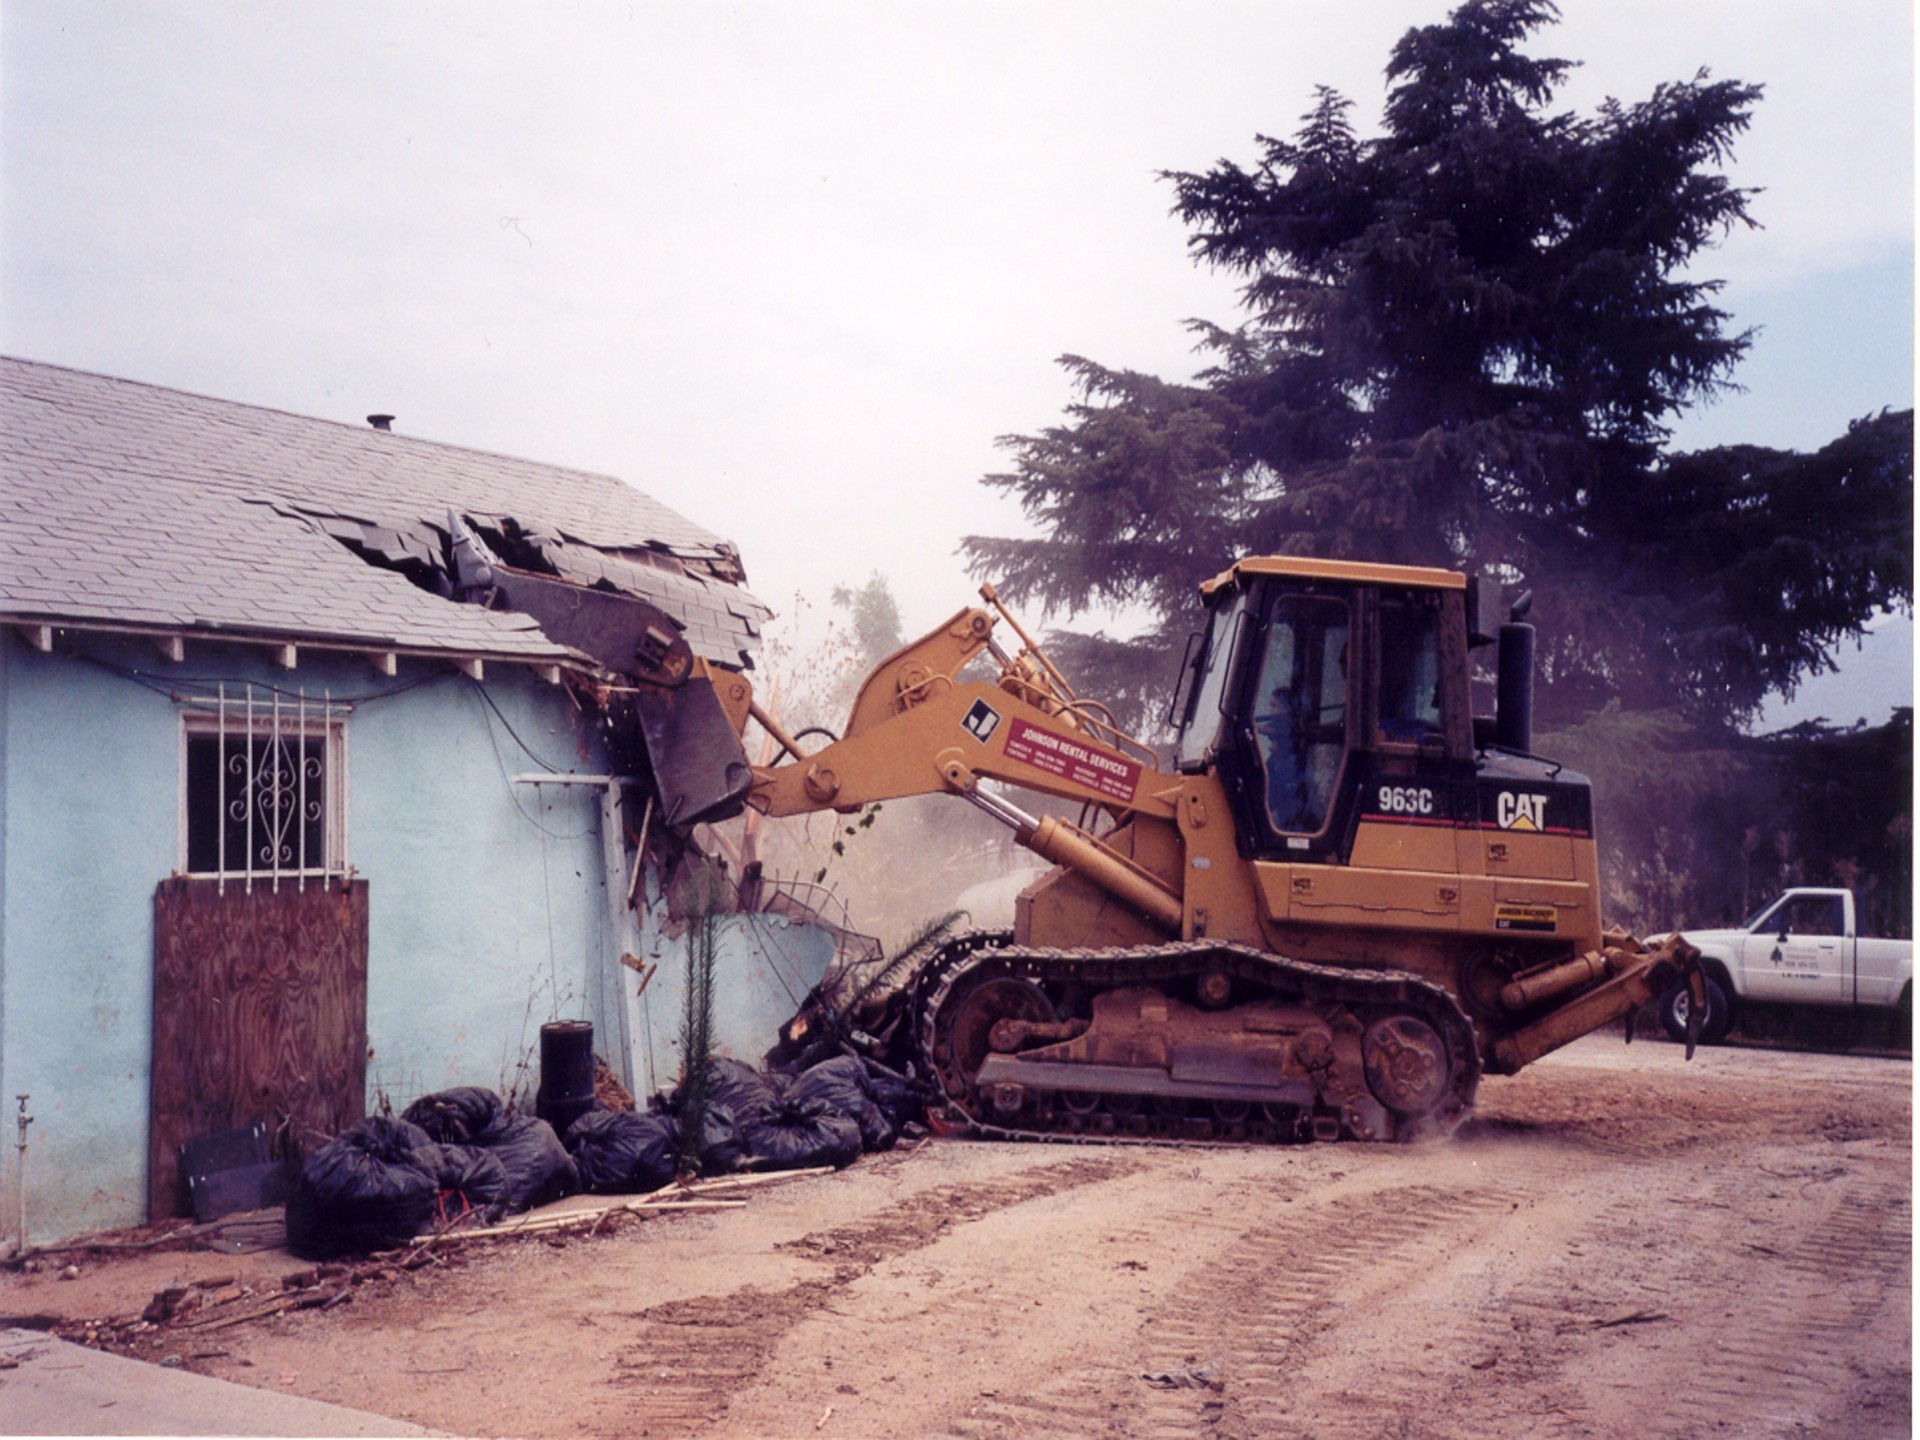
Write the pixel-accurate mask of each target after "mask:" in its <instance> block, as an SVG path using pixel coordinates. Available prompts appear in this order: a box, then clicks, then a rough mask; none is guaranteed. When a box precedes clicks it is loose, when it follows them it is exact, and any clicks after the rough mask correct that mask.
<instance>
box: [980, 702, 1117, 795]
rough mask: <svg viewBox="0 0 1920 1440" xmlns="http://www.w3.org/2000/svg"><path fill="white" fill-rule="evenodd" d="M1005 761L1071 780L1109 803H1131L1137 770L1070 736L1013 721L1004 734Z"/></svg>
mask: <svg viewBox="0 0 1920 1440" xmlns="http://www.w3.org/2000/svg"><path fill="white" fill-rule="evenodd" d="M1007 758H1008V759H1009V760H1018V761H1019V762H1020V763H1021V764H1023V765H1031V766H1033V768H1034V769H1036V770H1044V771H1046V772H1047V774H1049V775H1058V776H1059V777H1060V778H1061V779H1062V780H1071V781H1072V782H1073V783H1074V784H1076V785H1084V786H1086V787H1087V788H1088V789H1089V790H1094V791H1098V792H1099V793H1100V794H1102V795H1104V796H1106V797H1107V798H1108V799H1109V800H1126V801H1131V800H1132V799H1133V792H1134V790H1135V789H1136V788H1137V787H1138V786H1139V784H1140V770H1141V767H1140V766H1139V765H1138V764H1137V763H1136V762H1134V761H1132V760H1127V759H1123V758H1122V757H1120V756H1118V755H1106V754H1102V753H1101V752H1100V751H1098V750H1095V749H1092V748H1091V747H1090V746H1088V745H1086V744H1084V743H1083V742H1081V741H1079V740H1075V739H1073V738H1072V737H1070V736H1066V735H1061V734H1058V733H1056V732H1054V731H1052V730H1042V729H1041V728H1040V727H1039V726H1038V725H1030V724H1028V723H1027V722H1026V721H1025V720H1015V721H1014V722H1013V725H1012V727H1011V728H1010V729H1009V730H1008V731H1007Z"/></svg>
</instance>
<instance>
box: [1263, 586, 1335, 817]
mask: <svg viewBox="0 0 1920 1440" xmlns="http://www.w3.org/2000/svg"><path fill="white" fill-rule="evenodd" d="M1348 631H1349V625H1348V619H1347V607H1346V606H1345V605H1344V604H1342V603H1341V602H1340V601H1338V600H1327V599H1319V598H1315V597H1313V596H1305V595H1283V596H1281V597H1280V598H1279V599H1278V600H1277V601H1276V602H1275V603H1274V606H1273V611H1272V613H1271V615H1270V616H1269V618H1268V621H1267V631H1266V647H1265V654H1264V655H1263V656H1262V659H1261V665H1260V674H1259V677H1258V682H1257V688H1256V689H1255V691H1254V696H1253V733H1254V740H1255V745H1256V747H1257V749H1258V752H1259V756H1260V768H1261V770H1262V772H1263V774H1264V776H1265V780H1266V786H1265V792H1266V802H1267V818H1268V820H1269V821H1270V822H1271V824H1272V825H1273V828H1274V829H1275V830H1276V831H1279V832H1282V833H1285V834H1294V835H1311V834H1315V833H1317V832H1318V831H1319V830H1320V829H1321V828H1322V827H1323V826H1324V825H1325V824H1326V821H1327V811H1328V809H1329V808H1330V806H1331V804H1332V801H1333V795H1334V786H1335V783H1336V782H1337V781H1338V779H1339V777H1340V766H1341V762H1342V761H1343V760H1344V759H1345V758H1346V753H1347V670H1348V665H1347V636H1348Z"/></svg>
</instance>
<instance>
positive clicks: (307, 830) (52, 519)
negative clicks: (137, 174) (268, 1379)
mask: <svg viewBox="0 0 1920 1440" xmlns="http://www.w3.org/2000/svg"><path fill="white" fill-rule="evenodd" d="M378 418H381V419H383V420H384V418H385V417H378ZM0 434H3V435H4V444H5V453H6V482H5V488H4V494H3V495H0V1094H5V1095H9V1096H17V1095H26V1096H29V1097H30V1103H31V1111H32V1114H33V1117H34V1119H33V1125H32V1132H31V1144H30V1148H29V1152H28V1159H27V1162H26V1164H25V1166H24V1167H23V1170H24V1190H23V1189H22V1188H21V1187H22V1181H21V1180H20V1178H19V1176H20V1173H21V1171H20V1170H16V1169H9V1171H8V1173H7V1176H6V1189H5V1192H4V1194H3V1195H0V1216H5V1217H8V1220H9V1221H11V1219H12V1217H14V1216H15V1215H16V1214H17V1213H18V1212H19V1210H20V1208H21V1206H22V1204H23V1202H24V1207H25V1210H26V1212H27V1216H28V1226H29V1228H30V1230H31V1232H32V1235H33V1238H34V1239H36V1240H45V1239H49V1238H57V1237H60V1236H63V1235H68V1234H72V1233H77V1232H79V1231H82V1230H87V1229H94V1228H99V1227H102V1226H110V1225H117V1224H126V1223H131V1222H136V1221H139V1220H143V1219H145V1218H147V1217H148V1216H149V1215H153V1216H159V1215H166V1214H172V1213H177V1210H178V1208H179V1206H180V1204H181V1201H182V1198H183V1197H182V1195H181V1192H180V1189H179V1174H178V1152H179V1146H180V1143H181V1142H182V1141H183V1140H185V1139H186V1138H188V1137H190V1136H195V1135H203V1134H207V1133H210V1132H214V1131H219V1130H223V1129H227V1128H231V1127H233V1126H237V1125H246V1124H250V1123H252V1122H254V1121H257V1120H264V1121H267V1122H268V1123H269V1124H270V1125H273V1126H276V1127H279V1128H280V1129H281V1130H282V1131H283V1132H284V1134H285V1136H286V1138H287V1139H288V1140H289V1141H290V1142H291V1144H292V1146H293V1147H294V1148H298V1147H299V1146H301V1145H302V1144H304V1143H310V1142H311V1141H312V1140H313V1139H314V1138H316V1137H318V1136H321V1135H324V1134H328V1133H332V1132H333V1131H336V1130H338V1129H339V1128H340V1127H341V1126H342V1125H344V1124H345V1123H347V1122H349V1121H351V1120H353V1119H355V1118H358V1116H359V1115H360V1114H361V1113H363V1111H364V1110H365V1108H366V1107H367V1106H368V1105H369V1103H373V1104H378V1103H379V1102H380V1101H382V1100H385V1101H390V1102H391V1103H393V1104H394V1105H395V1106H396V1107H399V1106H402V1105H404V1104H405V1103H406V1102H407V1101H409V1100H410V1099H412V1098H414V1097H415V1096H417V1095H420V1094H423V1093H427V1092H430V1091H434V1090H438V1089H444V1088H446V1087H448V1086H450V1085H455V1084H469V1083H471V1084H483V1085H489V1086H492V1087H494V1088H497V1089H501V1090H506V1091H516V1090H517V1091H520V1092H522V1093H525V1092H527V1091H528V1090H529V1089H530V1088H531V1085H532V1084H533V1083H534V1082H535V1081H536V1080H537V1076H535V1075H534V1074H533V1073H532V1071H531V1070H530V1069H529V1066H530V1065H534V1064H537V1035H538V1029H539V1026H540V1024H541V1023H542V1022H544V1021H547V1020H549V1019H554V1018H585V1019H589V1020H591V1021H593V1023H594V1025H595V1029H596V1037H597V1041H598V1043H597V1048H598V1049H599V1051H600V1052H601V1054H602V1055H604V1056H605V1057H606V1059H607V1060H608V1061H609V1062H610V1064H611V1065H612V1066H613V1068H614V1070H615V1071H616V1073H617V1074H618V1075H619V1076H620V1078H621V1079H622V1080H623V1081H624V1082H625V1084H626V1085H627V1087H628V1088H629V1089H630V1090H632V1091H634V1092H635V1093H637V1094H646V1093H649V1092H650V1091H652V1090H654V1089H657V1088H660V1087H664V1086H668V1085H671V1084H672V1083H673V1081H674V1079H675V1076H676V1075H677V1072H678V1068H679V1063H678V1057H677V1054H676V1052H675V1044H676V1039H677V1030H678V1024H679V1019H680V1011H681V997H682V995H683V980H684V972H685V968H686V967H685V963H684V962H685V954H686V944H687V941H686V926H685V921H686V920H687V918H688V916H689V914H691V913H693V912H699V913H702V914H705V913H709V912H714V911H719V912H723V918H722V919H721V920H720V921H719V922H717V924H716V925H715V926H714V927H713V928H712V929H711V930H710V931H709V933H714V934H716V935H717V944H718V946H719V974H720V994H719V1003H718V1011H717V1013H716V1017H715V1018H716V1026H717V1033H718V1038H719V1039H720V1041H721V1042H722V1044H723V1046H725V1047H727V1048H731V1049H733V1050H734V1051H735V1052H736V1053H740V1054H743V1055H746V1056H749V1057H752V1056H757V1055H758V1053H759V1051H760V1050H762V1049H764V1048H765V1047H766V1045H767V1044H769V1043H770V1042H771V1040H772V1037H773V1035H774V1032H775V1030H776V1028H777V1027H778V1025H779V1023H780V1022H781V1021H782V1020H784V1019H785V1018H786V1017H787V1016H788V1015H789V1014H791V1013H792V1011H793V1009H794V1007H795V1004H796V1002H797V1001H798V1000H799V998H800V997H801V996H803V995H804V994H805V993H806V991H807V989H808V988H809V987H810V986H811V985H812V984H813V983H815V982H816V981H817V980H818V979H819V976H820V974H821V971H822V970H823V969H824V968H825V966H826V965H827V963H828V961H829V960H830V959H831V958H832V956H833V954H834V952H835V949H836V946H840V945H843V944H845V943H846V937H845V936H844V933H843V932H836V931H835V930H833V929H832V928H831V927H825V926H821V925H817V924H813V923H809V917H808V916H807V915H806V913H805V910H804V907H802V906H798V905H796V904H794V903H793V902H792V900H791V898H790V897H776V900H775V902H774V903H773V904H772V905H770V906H768V905H763V904H761V903H760V901H759V899H758V897H759V896H760V895H763V894H765V893H767V887H765V886H763V885H761V884H760V883H758V877H757V875H756V874H754V873H752V872H753V867H751V866H744V867H743V866H742V864H741V863H740V862H741V860H742V858H743V857H740V856H738V855H735V856H733V857H732V862H733V863H731V864H729V863H727V859H728V857H727V856H726V855H725V854H724V853H723V852H724V851H725V849H726V844H725V842H724V840H723V839H722V838H721V837H720V836H718V835H717V834H716V833H715V832H713V831H711V830H710V829H709V828H708V822H715V821H719V820H722V819H724V818H726V817H727V816H729V815H731V814H733V813H736V812H737V811H738V809H739V806H740V800H741V797H742V795H743V794H744V791H745V788H746V784H747V775H746V774H745V772H744V769H743V768H742V767H740V766H739V765H738V764H737V757H738V749H737V743H735V742H734V741H733V737H732V733H731V731H730V730H728V731H727V732H726V734H725V737H724V742H723V741H722V738H721V734H720V730H718V729H716V726H718V727H724V726H725V725H726V721H725V717H724V715H721V714H719V713H718V712H717V710H715V711H714V712H713V713H708V711H704V710H702V709H701V708H700V707H701V705H702V704H707V705H709V706H711V703H712V696H713V690H712V688H711V687H708V686H695V687H684V688H681V689H675V688H673V687H671V686H665V685H660V684H649V683H646V682H647V681H649V680H658V679H660V678H662V677H668V678H671V677H673V676H674V675H676V674H677V673H684V670H685V668H686V667H688V666H690V665H692V664H693V663H694V662H695V661H696V659H697V660H698V661H700V662H704V663H705V664H707V665H711V666H714V667H719V668H721V669H730V670H742V669H746V668H749V667H750V666H751V665H752V663H753V655H754V651H755V649H756V647H757V644H758V640H759V633H760V627H761V625H762V623H763V622H764V621H765V620H766V619H767V617H768V614H769V611H768V610H767V607H766V606H764V605H763V604H761V602H760V601H759V600H757V599H756V598H755V597H754V596H753V595H752V594H751V593H750V592H749V591H748V590H747V589H746V588H745V579H746V577H745V573H744V571H743V569H742V567H741V564H740V557H739V555H738V553H737V551H736V550H735V549H734V548H733V546H732V545H730V544H729V543H727V542H726V541H725V540H722V539H721V538H719V537H718V536H716V535H714V534H712V533H711V532H709V531H707V530H705V529H703V528H702V527H700V526H698V525H696V524H694V523H693V522H691V521H689V520H687V519H686V518H684V517H682V516H680V515H678V514H676V513H674V512H673V511H671V510H669V509H668V508H666V507H665V506H663V505H660V504H659V503H657V502H656V501H654V500H652V499H650V498H649V497H648V496H646V495H644V494H642V493H641V492H639V491H638V490H635V489H633V488H632V487H631V486H628V485H626V484H623V483H622V482H620V481H618V480H615V479H613V478H611V477H608V476H604V475H594V474H588V473H584V472H581V471H577V470H570V469H564V468H561V467H557V466H551V465H540V464H535V463H532V462H529V461H523V460H517V459H512V458H508V457H505V456H499V455H492V454H487V453H483V452H478V451H473V450H466V449H461V448H459V447H456V446H451V445H444V444H437V443H432V442H428V441H422V440H416V439H412V438H409V437H407V436H405V435H404V434H399V433H395V432H393V431H391V430H389V429H386V428H381V427H373V428H370V427H363V426H359V425H342V424H337V423H333V422H328V421H320V420H313V419H309V418H305V417H301V416H295V415H289V414H285V413H281V412H277V411H271V410H264V409H259V408H256V407H253V406H247V405H240V404H235V403H231V402H227V401H222V400H215V399H208V398H205V397H201V396H195V395H188V394H183V393H180V392H177V391H171V390H165V389H159V388H156V387H152V386H148V385H141V384H134V383H130V382H127V381H122V380H116V379H111V378H107V377H104V376H99V375H92V374H85V373H81V372H77V371H73V370H68V369H62V368H58V367H54V366H49V365H42V364H36V363H32V362H27V361H22V360H13V359H5V360H0ZM689 697H691V698H689ZM716 754H730V755H731V756H733V757H734V759H735V761H736V763H735V764H734V765H733V766H732V767H731V768H729V766H728V765H726V764H717V765H716V764H714V763H712V762H713V758H714V756H715V755H716ZM743 869H744V870H745V871H746V873H742V872H743ZM743 882H745V885H746V888H747V889H748V890H749V891H750V892H751V893H752V894H753V896H754V897H755V903H754V905H753V907H752V913H739V912H740V911H741V910H742V906H741V905H740V901H739V896H740V891H741V888H742V883H743ZM770 910H771V911H775V912H779V913H769V911H770ZM7 1228H8V1229H9V1230H10V1229H11V1228H12V1227H11V1224H9V1226H8V1227H7Z"/></svg>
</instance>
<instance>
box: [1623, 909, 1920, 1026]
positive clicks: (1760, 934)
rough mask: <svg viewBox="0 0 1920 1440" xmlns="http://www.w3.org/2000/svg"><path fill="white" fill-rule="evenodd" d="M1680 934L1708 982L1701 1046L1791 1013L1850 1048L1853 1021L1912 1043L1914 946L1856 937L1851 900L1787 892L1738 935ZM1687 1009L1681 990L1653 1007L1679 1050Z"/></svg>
mask: <svg viewBox="0 0 1920 1440" xmlns="http://www.w3.org/2000/svg"><path fill="white" fill-rule="evenodd" d="M1681 933H1683V934H1684V935H1685V936H1686V937H1687V939H1688V940H1689V941H1690V942H1691V943H1693V944H1694V945H1697V946H1699V947H1700V955H1701V964H1702V966H1703V968H1704V969H1705V970H1706V974H1707V1013H1706V1014H1705V1015H1703V1016H1702V1017H1701V1022H1700V1038H1701V1039H1702V1040H1703V1041H1705V1042H1707V1043H1708V1044H1712V1043H1714V1042H1716V1041H1718V1040H1721V1039H1723V1038H1724V1037H1725V1036H1726V1033H1727V1031H1728V1030H1729V1029H1730V1028H1732V1026H1733V1024H1734V1023H1735V1022H1736V1021H1738V1022H1739V1023H1740V1024H1741V1025H1742V1027H1743V1028H1749V1029H1750V1028H1753V1025H1754V1023H1755V1022H1760V1021H1763V1020H1765V1019H1766V1018H1768V1017H1769V1016H1772V1015H1781V1016H1785V1015H1786V1014H1787V1013H1788V1012H1801V1014H1803V1015H1805V1016H1807V1017H1808V1018H1811V1019H1813V1020H1815V1021H1816V1022H1822V1021H1824V1022H1826V1028H1827V1030H1828V1032H1829V1033H1830V1034H1832V1033H1838V1034H1842V1035H1846V1036H1848V1037H1849V1038H1852V1035H1853V1032H1854V1029H1855V1024H1854V1022H1856V1021H1860V1020H1867V1019H1877V1020H1879V1021H1881V1022H1882V1023H1883V1024H1884V1023H1887V1022H1891V1023H1892V1025H1893V1038H1894V1043H1896V1044H1900V1045H1910V1044H1911V1043H1912V1035H1913V942H1912V941H1911V940H1876V939H1871V938H1869V937H1866V936H1863V935H1861V934H1860V932H1859V929H1858V925H1857V922H1856V920H1855V913H1854V904H1853V892H1852V891H1851V890H1814V889H1795V890H1789V891H1787V892H1786V893H1785V894H1784V895H1782V896H1780V898H1779V899H1777V900H1773V901H1770V902H1769V903H1767V904H1766V905H1764V906H1762V907H1761V908H1760V909H1759V910H1757V911H1755V912H1754V914H1753V915H1752V917H1751V918H1749V919H1748V920H1747V921H1746V922H1745V923H1744V924H1742V925H1741V926H1740V927H1739V928H1738V929H1734V930H1686V931H1683V932H1681ZM1689 1004H1690V1000H1689V997H1688V995H1687V993H1686V990H1685V989H1684V988H1678V989H1675V990H1670V991H1668V992H1667V994H1666V996H1665V997H1664V998H1663V999H1662V1000H1661V1002H1660V1020H1661V1023H1662V1024H1663V1025H1664V1026H1665V1027H1666V1030H1667V1033H1668V1034H1669V1035H1671V1036H1673V1037H1674V1038H1675V1039H1676V1040H1678V1039H1682V1038H1684V1036H1685V1035H1686V1028H1687V1010H1688V1006H1689Z"/></svg>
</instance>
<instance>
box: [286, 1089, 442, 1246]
mask: <svg viewBox="0 0 1920 1440" xmlns="http://www.w3.org/2000/svg"><path fill="white" fill-rule="evenodd" d="M430 1144H431V1142H430V1141H429V1140H428V1139H427V1137H426V1133H425V1132H424V1131H422V1130H421V1129H420V1127H419V1126H417V1125H409V1124H408V1123H407V1122H406V1121H404V1120H388V1119H383V1118H381V1117H379V1116H374V1117H372V1118H370V1119H367V1120H362V1121H361V1122H360V1123H359V1124H357V1125H354V1126H352V1127H351V1128H350V1129H347V1130H344V1131H342V1132H341V1133H340V1134H339V1135H337V1136H335V1137H334V1138H333V1139H331V1140H329V1141H328V1142H327V1143H326V1144H324V1145H322V1146H321V1147H320V1148H319V1149H318V1150H315V1151H314V1152H313V1153H312V1154H311V1155H309V1156H307V1158H306V1162H305V1163H304V1164H303V1165H301V1167H300V1178H299V1179H298V1180H296V1181H295V1182H294V1186H293V1194H292V1195H290V1196H288V1197H287V1248H288V1249H289V1250H291V1251H293V1253H294V1254H296V1255H298V1256H299V1257H300V1258H301V1259H302V1260H334V1259H338V1258H339V1257H341V1256H343V1255H360V1254H365V1253H366V1252H368V1251H370V1250H391V1249H393V1248H394V1247H395V1246H396V1245H404V1244H406V1243H407V1241H409V1240H411V1239H412V1238H413V1237H414V1236H415V1235H418V1234H419V1233H420V1231H421V1230H422V1229H423V1228H424V1227H425V1226H426V1224H427V1222H428V1221H429V1220H430V1219H431V1218H432V1216H433V1211H434V1201H435V1199H436V1198H437V1197H438V1195H439V1193H440V1181H439V1176H438V1175H437V1173H436V1164H437V1162H434V1161H429V1160H426V1159H423V1158H422V1157H421V1156H420V1155H419V1153H418V1152H419V1150H420V1148H421V1147H422V1146H425V1145H430Z"/></svg>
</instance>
